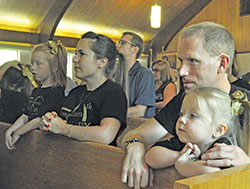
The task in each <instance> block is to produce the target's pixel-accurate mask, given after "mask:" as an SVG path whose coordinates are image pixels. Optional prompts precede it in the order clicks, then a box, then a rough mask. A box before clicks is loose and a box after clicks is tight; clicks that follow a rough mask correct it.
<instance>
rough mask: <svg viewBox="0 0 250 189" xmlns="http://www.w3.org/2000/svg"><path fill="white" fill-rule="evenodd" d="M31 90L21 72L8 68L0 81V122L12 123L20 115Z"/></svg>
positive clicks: (28, 82) (29, 84)
mask: <svg viewBox="0 0 250 189" xmlns="http://www.w3.org/2000/svg"><path fill="white" fill-rule="evenodd" d="M32 89H33V87H32V85H31V83H30V81H29V80H28V78H26V77H24V76H23V74H22V71H21V70H19V69H17V68H15V67H9V68H8V69H7V70H6V71H5V73H4V74H3V77H2V79H1V81H0V94H1V95H0V121H3V122H7V123H14V121H16V119H17V118H18V117H19V116H21V115H22V113H23V110H24V107H25V105H26V104H27V102H28V99H29V96H30V94H31V91H32Z"/></svg>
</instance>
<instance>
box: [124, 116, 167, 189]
mask: <svg viewBox="0 0 250 189" xmlns="http://www.w3.org/2000/svg"><path fill="white" fill-rule="evenodd" d="M167 133H168V132H167V131H166V130H165V129H164V128H163V127H162V126H161V125H160V124H159V123H158V122H157V121H156V120H155V119H154V118H152V119H150V120H148V121H146V122H145V123H143V124H142V125H140V126H139V127H138V128H136V129H134V130H132V131H130V132H129V133H127V134H126V135H125V136H124V138H123V140H122V145H124V143H125V142H126V141H129V140H131V139H133V138H136V139H137V140H138V141H140V142H133V143H130V144H128V145H127V146H126V150H127V154H126V157H125V159H124V162H123V168H122V175H121V180H122V182H124V183H128V186H129V187H134V188H140V186H141V187H146V186H147V185H148V179H149V170H148V167H147V165H146V163H145V160H144V155H145V146H146V145H149V144H152V143H155V142H156V141H158V140H159V139H160V138H162V137H163V136H165V135H166V134H167Z"/></svg>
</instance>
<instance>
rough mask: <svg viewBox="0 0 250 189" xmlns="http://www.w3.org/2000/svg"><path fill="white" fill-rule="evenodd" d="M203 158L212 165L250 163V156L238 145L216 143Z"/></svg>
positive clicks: (222, 165) (226, 165)
mask: <svg viewBox="0 0 250 189" xmlns="http://www.w3.org/2000/svg"><path fill="white" fill-rule="evenodd" d="M202 159H203V160H206V161H207V165H208V166H211V167H229V166H238V165H244V164H248V163H250V157H249V156H247V154H246V153H245V152H244V151H243V150H242V149H241V148H240V147H238V146H234V145H226V144H214V147H213V148H211V149H210V150H208V151H207V152H206V153H205V154H204V155H202Z"/></svg>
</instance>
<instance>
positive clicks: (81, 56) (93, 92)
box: [43, 32, 128, 146]
mask: <svg viewBox="0 0 250 189" xmlns="http://www.w3.org/2000/svg"><path fill="white" fill-rule="evenodd" d="M73 62H74V64H75V76H76V77H77V78H78V79H80V80H82V81H85V82H86V83H85V85H79V86H78V87H76V88H74V89H72V90H71V91H70V93H69V95H68V96H67V98H66V99H65V102H64V104H63V107H62V109H61V113H60V114H59V116H57V114H56V113H55V112H48V113H46V114H45V116H44V117H43V123H44V129H45V130H47V129H48V130H49V131H50V132H53V133H56V134H61V135H65V136H67V137H70V138H73V139H77V140H80V141H92V142H99V143H103V144H111V145H113V146H116V138H117V137H118V136H119V135H120V134H121V132H122V131H123V130H124V129H125V126H126V116H127V107H128V106H127V98H126V94H125V91H126V65H125V61H124V58H123V56H122V55H121V54H120V53H118V51H117V50H116V47H115V43H114V42H113V41H112V40H111V39H110V38H109V37H107V36H105V35H102V34H96V33H94V32H87V33H85V34H83V35H82V37H81V39H80V40H79V42H78V44H77V47H76V52H75V57H74V58H73Z"/></svg>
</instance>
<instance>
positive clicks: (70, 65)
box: [67, 52, 74, 79]
mask: <svg viewBox="0 0 250 189" xmlns="http://www.w3.org/2000/svg"><path fill="white" fill-rule="evenodd" d="M73 57H74V53H69V52H68V64H67V76H68V77H70V78H71V79H73V62H72V60H73Z"/></svg>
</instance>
